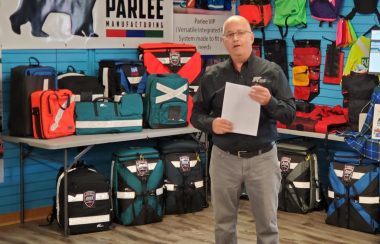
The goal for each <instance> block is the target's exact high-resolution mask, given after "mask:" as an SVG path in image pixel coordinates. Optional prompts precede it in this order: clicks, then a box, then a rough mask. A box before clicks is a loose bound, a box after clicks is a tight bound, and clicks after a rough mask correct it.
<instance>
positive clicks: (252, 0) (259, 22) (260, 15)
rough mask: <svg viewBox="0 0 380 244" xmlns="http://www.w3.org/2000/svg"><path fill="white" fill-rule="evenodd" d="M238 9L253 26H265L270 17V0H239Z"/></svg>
mask: <svg viewBox="0 0 380 244" xmlns="http://www.w3.org/2000/svg"><path fill="white" fill-rule="evenodd" d="M238 10H239V14H240V15H241V16H243V17H244V18H246V19H247V20H248V22H249V23H250V24H251V25H253V26H255V27H265V26H267V25H268V24H269V22H270V20H271V19H272V5H271V3H270V0H241V1H240V5H239V6H238Z"/></svg>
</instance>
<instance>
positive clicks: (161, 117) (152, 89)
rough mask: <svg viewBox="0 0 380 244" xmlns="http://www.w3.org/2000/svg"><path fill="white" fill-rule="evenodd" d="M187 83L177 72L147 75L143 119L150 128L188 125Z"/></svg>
mask: <svg viewBox="0 0 380 244" xmlns="http://www.w3.org/2000/svg"><path fill="white" fill-rule="evenodd" d="M188 97H189V83H188V81H187V79H185V78H182V77H181V76H179V75H178V74H153V75H149V77H148V83H147V88H146V93H145V99H144V117H145V118H144V119H145V122H146V123H147V124H148V125H149V127H150V128H152V129H157V128H174V127H186V126H187V125H188V122H187V117H188V116H187V115H188V104H187V103H188Z"/></svg>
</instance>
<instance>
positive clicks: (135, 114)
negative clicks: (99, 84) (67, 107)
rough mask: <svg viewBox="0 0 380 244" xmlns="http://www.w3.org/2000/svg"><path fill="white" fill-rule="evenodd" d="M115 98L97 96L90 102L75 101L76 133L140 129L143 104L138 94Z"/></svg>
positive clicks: (135, 130)
mask: <svg viewBox="0 0 380 244" xmlns="http://www.w3.org/2000/svg"><path fill="white" fill-rule="evenodd" d="M115 100H116V99H111V98H105V97H99V98H96V99H94V100H93V101H92V102H77V103H76V105H77V106H76V107H75V116H76V121H75V126H76V134H77V135H88V134H103V133H122V132H138V131H142V113H143V104H142V98H141V95H140V94H126V95H123V96H121V98H120V99H119V101H115Z"/></svg>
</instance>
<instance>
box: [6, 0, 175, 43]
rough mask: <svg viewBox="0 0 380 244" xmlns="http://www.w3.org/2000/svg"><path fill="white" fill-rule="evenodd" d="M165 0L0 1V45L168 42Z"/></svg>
mask: <svg viewBox="0 0 380 244" xmlns="http://www.w3.org/2000/svg"><path fill="white" fill-rule="evenodd" d="M172 3H173V2H172V1H171V0H18V1H9V0H0V11H1V15H0V23H1V24H0V45H1V48H3V49H17V48H121V47H126V48H136V47H137V46H138V44H139V43H141V42H158V41H160V42H162V41H164V42H170V41H172V39H173V32H172V30H173V4H172Z"/></svg>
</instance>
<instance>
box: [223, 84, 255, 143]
mask: <svg viewBox="0 0 380 244" xmlns="http://www.w3.org/2000/svg"><path fill="white" fill-rule="evenodd" d="M250 89H251V87H249V86H243V85H237V84H233V83H230V82H227V83H226V88H225V92H224V102H223V108H222V118H223V119H227V120H229V121H231V122H232V124H233V131H232V132H234V133H239V134H245V135H251V136H256V135H257V128H258V126H259V119H260V104H259V103H258V102H256V101H254V100H252V99H251V98H250V97H249V95H248V94H249V91H250Z"/></svg>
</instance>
